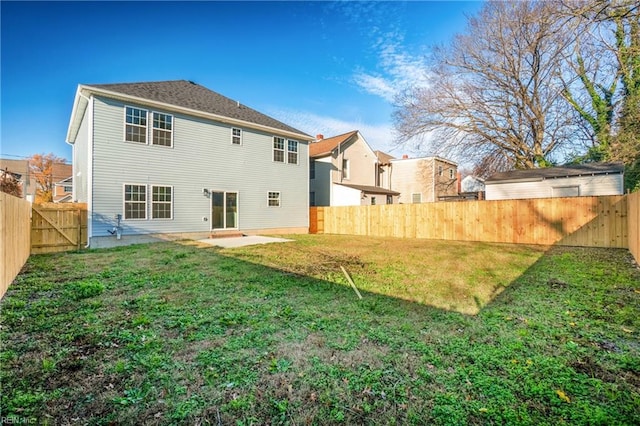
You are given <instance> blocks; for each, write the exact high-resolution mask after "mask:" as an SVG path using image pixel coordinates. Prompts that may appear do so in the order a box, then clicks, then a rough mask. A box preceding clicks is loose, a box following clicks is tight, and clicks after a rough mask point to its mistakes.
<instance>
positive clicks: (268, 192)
mask: <svg viewBox="0 0 640 426" xmlns="http://www.w3.org/2000/svg"><path fill="white" fill-rule="evenodd" d="M271 194H278V197H277V198H271ZM271 200H276V201H278V205H277V206H272V205H271V203H270V201H271ZM267 207H282V193H281V192H280V191H267Z"/></svg>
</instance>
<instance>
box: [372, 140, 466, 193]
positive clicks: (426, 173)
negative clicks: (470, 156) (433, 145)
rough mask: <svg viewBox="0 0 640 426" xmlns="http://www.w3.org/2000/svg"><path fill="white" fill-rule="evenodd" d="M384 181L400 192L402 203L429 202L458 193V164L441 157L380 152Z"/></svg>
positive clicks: (385, 185)
mask: <svg viewBox="0 0 640 426" xmlns="http://www.w3.org/2000/svg"><path fill="white" fill-rule="evenodd" d="M378 157H379V159H380V179H379V180H380V182H381V185H380V186H383V187H385V188H388V189H392V190H394V191H398V192H399V193H400V197H399V199H398V201H399V202H400V203H404V204H409V203H426V202H434V201H438V200H440V199H441V198H444V197H448V196H455V195H457V194H458V184H457V182H458V165H457V164H456V163H454V162H453V161H450V160H446V159H444V158H440V157H421V158H409V157H408V156H406V155H405V156H403V158H402V159H397V158H393V157H391V158H388V157H390V156H389V155H388V154H384V153H382V152H379V153H378Z"/></svg>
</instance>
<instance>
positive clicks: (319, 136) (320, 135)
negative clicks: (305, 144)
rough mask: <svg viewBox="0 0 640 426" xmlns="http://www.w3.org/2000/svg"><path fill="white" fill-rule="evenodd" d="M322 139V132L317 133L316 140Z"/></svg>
mask: <svg viewBox="0 0 640 426" xmlns="http://www.w3.org/2000/svg"><path fill="white" fill-rule="evenodd" d="M322 139H324V135H323V134H322V133H318V134H317V135H316V141H321V140H322Z"/></svg>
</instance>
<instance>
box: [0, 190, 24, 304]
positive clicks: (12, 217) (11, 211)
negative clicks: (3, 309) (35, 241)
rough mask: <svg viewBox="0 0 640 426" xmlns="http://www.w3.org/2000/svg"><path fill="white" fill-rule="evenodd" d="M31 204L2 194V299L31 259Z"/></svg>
mask: <svg viewBox="0 0 640 426" xmlns="http://www.w3.org/2000/svg"><path fill="white" fill-rule="evenodd" d="M30 218H31V203H30V202H28V201H27V200H24V199H22V198H18V197H14V196H13V195H9V194H6V193H4V192H0V252H1V253H2V256H1V257H2V273H1V274H0V279H1V280H2V281H1V282H0V298H2V296H4V294H5V292H6V291H7V288H8V287H9V284H11V282H13V279H14V278H15V277H16V275H18V272H20V269H22V266H23V265H24V264H25V262H26V261H27V259H28V258H29V251H30V249H31V239H30V237H31V221H30Z"/></svg>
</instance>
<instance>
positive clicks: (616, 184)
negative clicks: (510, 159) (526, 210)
mask: <svg viewBox="0 0 640 426" xmlns="http://www.w3.org/2000/svg"><path fill="white" fill-rule="evenodd" d="M572 186H577V187H579V188H580V189H579V191H580V196H596V195H619V194H622V193H623V176H622V174H611V175H595V176H575V177H567V178H557V179H544V180H541V181H536V182H509V183H498V182H495V183H494V182H486V183H485V191H486V199H487V200H508V199H522V198H547V197H553V196H554V195H553V188H554V187H559V188H560V187H572Z"/></svg>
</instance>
